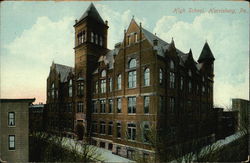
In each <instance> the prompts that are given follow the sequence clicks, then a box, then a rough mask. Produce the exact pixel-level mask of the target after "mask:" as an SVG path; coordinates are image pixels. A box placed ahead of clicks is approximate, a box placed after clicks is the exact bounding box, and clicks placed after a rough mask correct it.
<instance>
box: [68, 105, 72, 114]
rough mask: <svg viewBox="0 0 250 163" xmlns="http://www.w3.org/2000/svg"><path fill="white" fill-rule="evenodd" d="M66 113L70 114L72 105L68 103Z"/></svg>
mask: <svg viewBox="0 0 250 163" xmlns="http://www.w3.org/2000/svg"><path fill="white" fill-rule="evenodd" d="M68 112H72V103H68Z"/></svg>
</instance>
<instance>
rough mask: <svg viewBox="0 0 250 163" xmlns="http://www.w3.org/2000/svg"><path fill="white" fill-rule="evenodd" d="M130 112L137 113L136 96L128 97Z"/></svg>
mask: <svg viewBox="0 0 250 163" xmlns="http://www.w3.org/2000/svg"><path fill="white" fill-rule="evenodd" d="M128 113H136V97H129V98H128Z"/></svg>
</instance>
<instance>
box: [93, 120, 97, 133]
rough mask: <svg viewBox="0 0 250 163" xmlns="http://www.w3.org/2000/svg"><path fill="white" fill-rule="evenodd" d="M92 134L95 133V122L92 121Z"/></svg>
mask: <svg viewBox="0 0 250 163" xmlns="http://www.w3.org/2000/svg"><path fill="white" fill-rule="evenodd" d="M92 132H95V133H96V132H97V122H96V121H93V122H92Z"/></svg>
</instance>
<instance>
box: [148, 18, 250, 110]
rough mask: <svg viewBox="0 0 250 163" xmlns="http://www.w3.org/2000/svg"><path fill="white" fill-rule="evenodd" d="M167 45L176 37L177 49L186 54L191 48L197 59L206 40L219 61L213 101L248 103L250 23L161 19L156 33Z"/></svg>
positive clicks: (216, 19) (222, 19) (197, 19)
mask: <svg viewBox="0 0 250 163" xmlns="http://www.w3.org/2000/svg"><path fill="white" fill-rule="evenodd" d="M153 32H154V33H157V35H158V36H160V37H161V38H163V39H164V40H166V41H170V40H171V37H174V40H175V45H176V47H177V48H179V49H180V50H182V51H183V52H188V50H189V48H192V51H193V55H194V58H195V59H198V57H199V55H200V52H201V50H202V47H203V45H204V43H205V40H207V41H208V43H209V45H210V48H211V50H212V52H213V54H214V56H215V58H216V60H215V85H214V90H215V91H214V92H215V93H214V101H215V103H216V104H223V105H225V104H228V103H229V100H230V99H231V98H235V97H241V98H245V99H248V98H249V97H248V93H249V92H248V90H249V85H248V83H249V76H248V74H249V69H248V65H249V60H248V57H249V56H248V54H249V47H248V42H249V40H248V36H249V31H248V22H247V21H243V20H236V19H231V18H227V19H225V18H222V16H220V15H218V14H208V13H203V14H201V15H199V16H196V17H195V18H194V20H193V22H191V23H189V22H185V21H180V20H178V19H177V18H176V17H174V16H163V17H162V18H160V19H159V20H158V21H157V23H156V26H155V28H154V30H153Z"/></svg>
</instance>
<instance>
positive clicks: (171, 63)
mask: <svg viewBox="0 0 250 163" xmlns="http://www.w3.org/2000/svg"><path fill="white" fill-rule="evenodd" d="M170 69H172V70H173V69H174V62H173V61H172V60H170Z"/></svg>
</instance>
